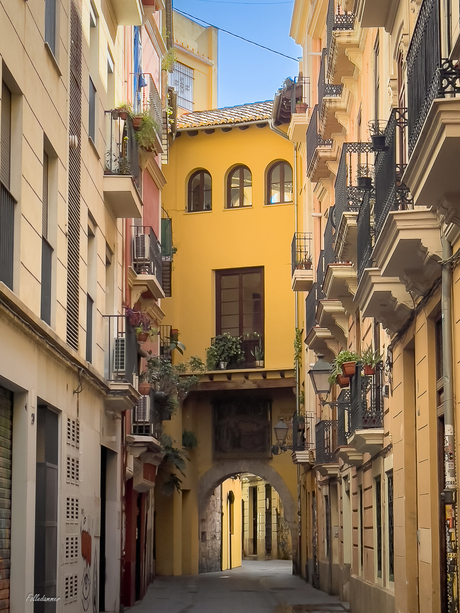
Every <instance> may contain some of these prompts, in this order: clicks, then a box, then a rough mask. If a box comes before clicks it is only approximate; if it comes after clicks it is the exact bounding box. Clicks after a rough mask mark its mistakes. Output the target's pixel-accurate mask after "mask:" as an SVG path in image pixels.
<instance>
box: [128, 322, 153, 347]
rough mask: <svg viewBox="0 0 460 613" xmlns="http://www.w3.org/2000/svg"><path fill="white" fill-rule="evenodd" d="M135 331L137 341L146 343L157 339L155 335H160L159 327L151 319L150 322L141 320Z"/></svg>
mask: <svg viewBox="0 0 460 613" xmlns="http://www.w3.org/2000/svg"><path fill="white" fill-rule="evenodd" d="M134 332H135V333H136V337H137V342H138V343H145V342H146V341H153V340H154V339H155V336H157V335H158V328H155V327H154V326H152V325H151V323H150V321H149V322H148V323H145V322H141V323H140V324H139V325H138V326H136V327H135V328H134Z"/></svg>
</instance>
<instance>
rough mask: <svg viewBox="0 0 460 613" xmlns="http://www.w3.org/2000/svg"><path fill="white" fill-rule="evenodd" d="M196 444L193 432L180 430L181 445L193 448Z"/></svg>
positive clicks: (196, 440)
mask: <svg viewBox="0 0 460 613" xmlns="http://www.w3.org/2000/svg"><path fill="white" fill-rule="evenodd" d="M197 446H198V439H197V438H196V436H195V433H194V432H190V431H189V430H184V431H183V432H182V447H185V448H186V449H195V447H197Z"/></svg>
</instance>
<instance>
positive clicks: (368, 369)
mask: <svg viewBox="0 0 460 613" xmlns="http://www.w3.org/2000/svg"><path fill="white" fill-rule="evenodd" d="M364 374H365V375H366V376H368V377H370V376H372V375H375V366H370V365H369V364H364Z"/></svg>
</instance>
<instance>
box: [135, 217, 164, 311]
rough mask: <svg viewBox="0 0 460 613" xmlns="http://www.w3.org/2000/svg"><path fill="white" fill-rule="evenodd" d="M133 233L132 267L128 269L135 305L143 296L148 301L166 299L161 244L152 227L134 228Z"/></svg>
mask: <svg viewBox="0 0 460 613" xmlns="http://www.w3.org/2000/svg"><path fill="white" fill-rule="evenodd" d="M132 232H133V238H132V248H133V252H132V267H131V268H130V269H128V280H129V283H130V285H131V287H132V291H133V294H134V295H133V296H132V301H133V304H135V303H136V302H137V300H139V298H140V296H141V295H144V297H145V298H147V299H148V298H154V299H155V300H158V299H160V298H164V297H165V294H164V291H163V288H162V285H161V283H162V278H163V272H162V256H161V246H160V243H159V242H158V239H157V237H156V236H155V233H154V231H153V229H152V228H151V227H150V226H132Z"/></svg>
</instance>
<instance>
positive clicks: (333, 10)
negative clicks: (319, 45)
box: [326, 0, 355, 57]
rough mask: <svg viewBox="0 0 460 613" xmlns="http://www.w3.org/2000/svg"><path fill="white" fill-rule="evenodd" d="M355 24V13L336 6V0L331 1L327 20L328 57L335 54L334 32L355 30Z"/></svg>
mask: <svg viewBox="0 0 460 613" xmlns="http://www.w3.org/2000/svg"><path fill="white" fill-rule="evenodd" d="M354 24H355V15H354V13H350V12H346V11H344V10H343V9H342V7H341V6H339V5H337V6H335V2H334V0H329V4H328V9H327V18H326V27H327V31H326V47H327V51H328V56H329V57H331V55H333V53H334V47H335V45H334V35H333V33H334V32H340V31H342V32H343V31H346V30H353V27H354Z"/></svg>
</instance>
